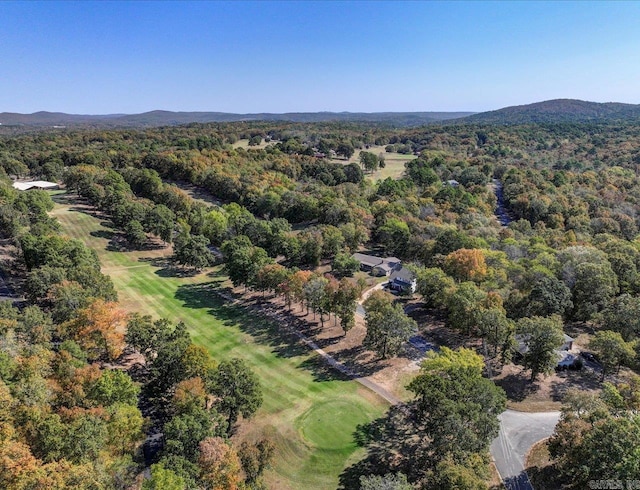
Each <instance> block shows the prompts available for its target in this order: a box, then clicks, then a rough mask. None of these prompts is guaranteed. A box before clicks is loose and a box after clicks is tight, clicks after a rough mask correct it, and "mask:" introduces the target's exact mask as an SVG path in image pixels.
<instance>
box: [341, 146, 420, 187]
mask: <svg viewBox="0 0 640 490" xmlns="http://www.w3.org/2000/svg"><path fill="white" fill-rule="evenodd" d="M361 151H368V152H369V153H373V154H374V155H379V154H380V153H382V154H383V155H384V163H385V167H384V168H381V169H378V170H377V171H375V172H373V173H366V174H365V177H366V178H368V179H370V180H372V181H373V182H375V181H377V180H384V179H386V178H387V177H391V178H392V179H399V178H400V177H402V174H404V170H405V169H404V164H405V163H407V162H408V161H410V160H415V159H416V156H415V155H404V154H402V153H387V152H386V151H385V147H384V146H371V147H369V148H367V149H364V150H356V151H355V153H354V154H353V156H352V157H351V158H350V159H349V160H343V159H340V158H335V159H332V160H331V161H332V162H335V163H342V164H344V165H347V164H349V163H359V162H360V152H361Z"/></svg>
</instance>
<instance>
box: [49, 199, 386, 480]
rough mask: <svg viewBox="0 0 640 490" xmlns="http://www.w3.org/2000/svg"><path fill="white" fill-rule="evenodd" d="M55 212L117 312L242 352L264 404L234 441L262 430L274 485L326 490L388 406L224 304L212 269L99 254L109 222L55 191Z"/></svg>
mask: <svg viewBox="0 0 640 490" xmlns="http://www.w3.org/2000/svg"><path fill="white" fill-rule="evenodd" d="M56 199H57V200H58V201H59V204H57V205H56V207H55V209H54V211H53V213H52V214H53V215H54V216H55V217H57V218H58V219H59V221H60V223H61V224H62V227H63V230H64V232H65V233H67V234H68V235H70V236H72V237H74V238H78V239H80V240H82V241H83V242H85V243H86V244H87V245H88V246H90V247H91V248H93V249H94V250H96V251H97V253H98V255H99V256H100V260H101V262H102V265H103V271H104V272H105V273H107V274H109V275H110V276H111V278H112V279H113V282H114V284H115V287H116V290H117V291H118V295H119V298H120V302H121V304H122V306H123V307H124V308H126V309H127V310H129V311H139V312H142V313H148V314H151V315H153V316H154V317H166V318H169V319H171V320H172V321H173V322H178V321H184V322H185V324H186V325H187V326H188V328H189V330H190V332H191V334H192V336H193V339H194V342H196V343H198V344H201V345H203V346H205V347H206V348H207V349H208V350H209V352H210V353H211V354H212V356H213V357H214V358H215V359H217V360H222V359H227V358H230V357H240V358H242V359H244V360H246V361H247V363H249V364H250V365H251V367H252V368H253V369H254V370H255V371H256V373H257V375H258V376H259V378H260V383H261V385H262V387H263V391H264V404H263V407H262V408H261V409H260V411H259V412H258V414H257V415H256V417H255V418H254V419H253V420H252V422H251V423H250V424H248V425H247V426H244V427H242V428H241V431H240V432H241V433H242V437H244V438H247V439H257V438H259V437H263V436H268V437H270V438H271V439H272V440H273V441H274V443H275V444H276V448H277V449H276V458H275V462H274V464H273V469H272V470H270V471H269V472H268V473H267V475H266V477H267V483H268V485H269V488H273V489H291V490H294V489H334V488H336V487H337V485H338V476H339V474H340V473H341V472H342V470H343V469H344V468H345V466H347V465H349V464H351V463H353V462H354V461H357V460H358V459H359V458H360V457H362V451H363V450H362V449H359V448H358V447H357V446H356V443H355V441H354V438H353V434H354V431H355V429H356V426H357V425H358V424H362V423H366V422H368V421H370V420H372V419H374V418H376V417H378V416H380V415H381V414H382V413H383V412H384V411H385V410H386V408H387V406H388V405H387V404H386V402H384V401H383V400H382V399H380V398H378V397H377V396H376V395H374V394H373V393H372V392H370V391H369V390H367V389H366V388H364V387H362V386H361V385H359V384H358V383H355V382H353V381H346V380H344V379H343V378H341V377H340V376H339V375H338V373H334V372H332V371H331V370H327V369H326V368H325V366H324V365H323V364H322V361H320V360H319V357H318V356H317V355H316V354H314V353H311V352H310V351H309V350H308V349H307V348H306V347H304V346H301V345H300V344H299V343H298V342H296V339H295V338H292V336H291V335H288V334H286V333H284V332H281V331H279V330H278V326H277V325H274V324H273V323H270V322H268V321H266V320H265V319H264V318H262V317H257V316H253V315H251V314H248V313H247V312H246V311H245V310H243V309H240V308H237V307H233V306H228V305H226V304H225V303H224V301H222V300H221V299H219V297H218V296H216V294H215V293H214V290H215V289H216V288H219V287H221V283H223V282H224V281H225V279H226V278H225V277H224V276H221V275H220V272H219V270H217V269H216V270H213V271H210V272H209V273H208V274H207V273H204V274H199V275H197V276H195V277H177V276H176V274H175V273H174V271H173V270H172V269H170V268H167V267H165V265H164V258H165V257H166V256H167V255H168V254H169V253H170V251H169V250H168V249H160V250H154V251H143V252H115V251H109V250H107V247H108V245H109V241H110V240H111V238H112V236H113V235H114V231H113V230H112V229H110V228H109V227H108V225H109V223H108V222H105V221H103V220H101V219H99V218H96V217H94V216H92V215H90V214H88V213H87V211H88V210H86V209H82V208H81V207H74V203H73V202H70V203H66V202H65V201H64V199H65V196H57V198H56Z"/></svg>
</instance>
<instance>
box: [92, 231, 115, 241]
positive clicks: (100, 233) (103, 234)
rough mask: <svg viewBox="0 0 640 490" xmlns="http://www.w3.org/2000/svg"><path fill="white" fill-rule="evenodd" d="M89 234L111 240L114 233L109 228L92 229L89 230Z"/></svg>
mask: <svg viewBox="0 0 640 490" xmlns="http://www.w3.org/2000/svg"><path fill="white" fill-rule="evenodd" d="M89 235H91V236H93V237H96V238H104V239H105V240H111V239H113V237H114V236H115V233H114V232H113V231H109V230H94V231H92V232H90V233H89Z"/></svg>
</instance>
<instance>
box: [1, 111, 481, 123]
mask: <svg viewBox="0 0 640 490" xmlns="http://www.w3.org/2000/svg"><path fill="white" fill-rule="evenodd" d="M470 114H473V112H460V111H459V112H371V113H368V112H326V111H325V112H286V113H268V112H263V113H247V114H239V113H228V112H207V111H189V112H187V111H166V110H161V109H157V110H153V111H148V112H143V113H140V114H106V115H91V114H67V113H63V112H47V111H39V112H34V113H32V114H20V113H15V112H2V113H0V124H2V125H4V126H78V125H87V124H93V125H98V126H121V127H156V126H173V125H180V124H190V123H215V122H234V121H291V122H329V121H340V122H377V123H388V124H392V125H397V126H420V125H423V124H428V123H432V122H440V121H446V120H450V119H458V118H461V117H464V116H467V115H470Z"/></svg>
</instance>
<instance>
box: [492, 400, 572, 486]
mask: <svg viewBox="0 0 640 490" xmlns="http://www.w3.org/2000/svg"><path fill="white" fill-rule="evenodd" d="M498 418H499V419H500V432H499V433H498V437H496V438H495V439H494V440H493V442H492V443H491V456H492V457H493V459H494V461H495V464H496V467H497V468H498V473H500V477H501V478H502V481H503V482H504V485H505V487H506V488H507V490H533V486H532V485H531V482H530V481H529V476H528V475H527V473H526V471H525V458H526V456H527V453H528V452H529V449H531V446H533V445H534V444H535V443H536V442H538V441H541V440H542V439H546V438H547V437H549V436H551V434H553V431H554V429H555V427H556V424H557V423H558V419H559V418H560V412H534V413H527V412H516V411H515V410H506V411H505V412H503V413H501V414H500V415H499V416H498Z"/></svg>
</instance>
